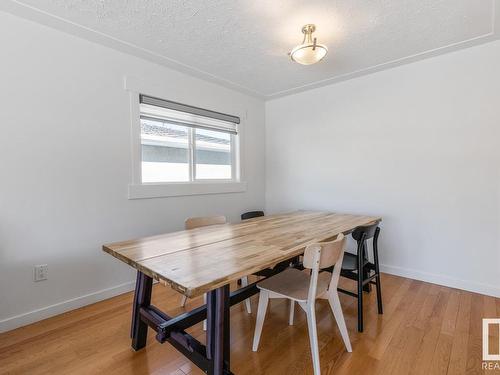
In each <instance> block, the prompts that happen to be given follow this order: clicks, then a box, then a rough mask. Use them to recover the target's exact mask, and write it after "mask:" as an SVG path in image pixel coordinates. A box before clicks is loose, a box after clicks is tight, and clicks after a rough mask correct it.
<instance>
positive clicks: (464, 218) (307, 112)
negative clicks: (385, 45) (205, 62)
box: [266, 41, 500, 296]
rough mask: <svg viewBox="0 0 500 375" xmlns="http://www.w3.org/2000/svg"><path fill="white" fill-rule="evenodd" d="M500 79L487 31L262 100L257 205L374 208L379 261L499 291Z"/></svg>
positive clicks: (499, 45) (498, 47) (392, 268)
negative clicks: (423, 56)
mask: <svg viewBox="0 0 500 375" xmlns="http://www.w3.org/2000/svg"><path fill="white" fill-rule="evenodd" d="M331 58H333V59H334V58H335V51H334V52H333V54H332V56H331ZM499 88H500V41H496V42H492V43H489V44H485V45H482V46H478V47H473V48H470V49H467V50H462V51H459V52H454V53H450V54H447V55H443V56H440V57H435V58H432V59H428V60H424V61H421V62H417V63H413V64H410V65H405V66H401V67H398V68H394V69H391V70H387V71H383V72H379V73H375V74H372V75H369V76H365V77H361V78H357V79H354V80H350V81H347V82H344V83H339V84H336V85H330V86H326V87H323V88H320V89H315V90H311V91H308V92H304V93H301V94H296V95H293V96H288V97H285V98H281V99H277V100H273V101H270V102H267V103H266V143H267V161H266V171H267V179H266V186H267V187H266V206H267V208H268V211H281V210H286V209H292V208H315V209H330V210H338V211H345V212H352V213H367V214H374V215H381V216H382V217H383V220H384V221H383V229H382V234H381V257H382V263H383V264H384V265H385V267H384V270H385V271H387V272H390V273H395V274H401V275H406V276H410V277H413V278H417V279H423V280H428V281H432V282H436V283H439V284H444V285H449V286H455V287H459V288H463V289H468V290H473V291H477V292H481V293H485V294H490V295H496V296H500V243H499V233H500V219H499V212H500V187H499V183H500V176H499V171H500V164H499V161H500V91H499Z"/></svg>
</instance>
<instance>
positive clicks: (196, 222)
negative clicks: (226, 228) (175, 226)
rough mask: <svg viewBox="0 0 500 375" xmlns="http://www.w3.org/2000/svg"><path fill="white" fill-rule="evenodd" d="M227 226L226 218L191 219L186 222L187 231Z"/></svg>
mask: <svg viewBox="0 0 500 375" xmlns="http://www.w3.org/2000/svg"><path fill="white" fill-rule="evenodd" d="M217 224H226V217H225V216H207V217H190V218H189V219H186V221H185V222H184V226H185V228H186V229H194V228H199V227H206V226H209V225H217Z"/></svg>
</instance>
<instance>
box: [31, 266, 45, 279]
mask: <svg viewBox="0 0 500 375" xmlns="http://www.w3.org/2000/svg"><path fill="white" fill-rule="evenodd" d="M48 273H49V266H48V265H46V264H39V265H36V266H35V269H34V272H33V281H42V280H47V277H48Z"/></svg>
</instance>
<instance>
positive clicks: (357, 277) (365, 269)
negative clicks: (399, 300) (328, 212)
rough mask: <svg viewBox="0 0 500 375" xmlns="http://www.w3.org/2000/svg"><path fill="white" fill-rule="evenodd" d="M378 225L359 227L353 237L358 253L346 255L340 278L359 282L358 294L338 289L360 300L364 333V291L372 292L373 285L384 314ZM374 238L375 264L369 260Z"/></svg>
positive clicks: (361, 328) (359, 320) (360, 318)
mask: <svg viewBox="0 0 500 375" xmlns="http://www.w3.org/2000/svg"><path fill="white" fill-rule="evenodd" d="M379 233H380V228H379V227H378V223H375V224H371V225H365V226H360V227H357V228H356V229H355V230H354V231H353V232H352V237H353V238H354V239H355V240H356V242H357V243H358V247H357V253H356V254H351V253H347V252H346V253H345V254H344V261H343V262H342V270H341V271H340V276H343V277H347V278H348V279H351V280H354V281H356V282H357V286H358V287H357V293H353V292H351V291H348V290H344V289H341V288H338V291H339V292H342V293H345V294H348V295H350V296H352V297H355V298H357V299H358V331H359V332H363V290H364V291H366V292H370V291H371V284H375V286H376V289H377V305H378V313H379V314H383V308H382V291H381V286H380V268H379V262H378V236H379ZM370 238H373V242H372V244H373V263H371V262H370V261H369V260H368V246H367V240H369V239H370Z"/></svg>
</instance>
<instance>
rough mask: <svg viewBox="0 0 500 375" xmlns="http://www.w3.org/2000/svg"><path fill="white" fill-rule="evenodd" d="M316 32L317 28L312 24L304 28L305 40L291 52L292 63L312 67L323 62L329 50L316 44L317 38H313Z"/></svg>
mask: <svg viewBox="0 0 500 375" xmlns="http://www.w3.org/2000/svg"><path fill="white" fill-rule="evenodd" d="M315 31H316V26H315V25H314V24H312V23H309V24H307V25H304V26H303V27H302V33H303V34H304V40H302V44H299V45H298V46H297V47H295V48H294V49H292V51H291V52H290V57H291V59H292V61H295V62H298V63H299V64H302V65H311V64H314V63H317V62H318V61H321V59H322V58H323V57H325V56H326V54H327V53H328V48H326V46H325V45H323V44H318V43H316V38H313V36H312V34H313V33H314V32H315Z"/></svg>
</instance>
